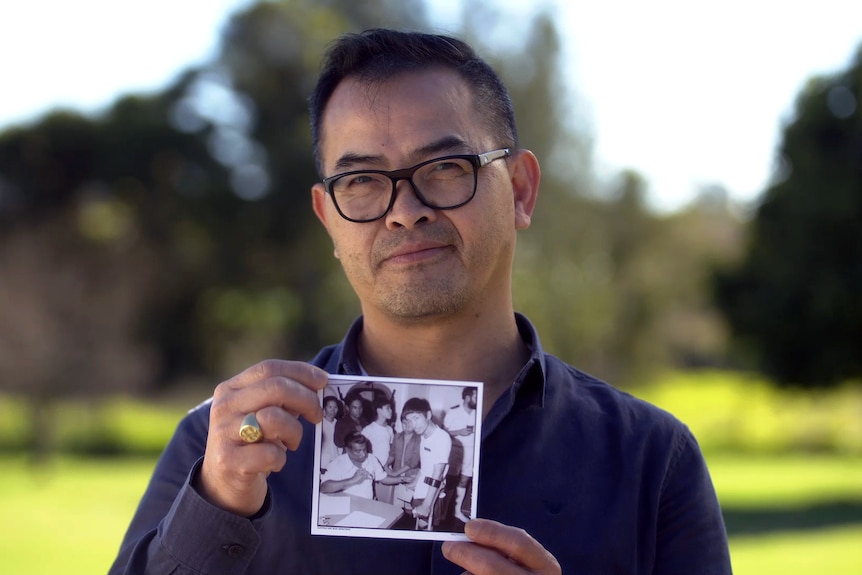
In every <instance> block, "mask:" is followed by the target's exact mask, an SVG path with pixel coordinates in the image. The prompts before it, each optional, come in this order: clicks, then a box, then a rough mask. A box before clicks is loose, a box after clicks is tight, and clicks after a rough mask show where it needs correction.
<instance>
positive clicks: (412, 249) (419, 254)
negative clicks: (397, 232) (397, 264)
mask: <svg viewBox="0 0 862 575" xmlns="http://www.w3.org/2000/svg"><path fill="white" fill-rule="evenodd" d="M447 247H448V244H444V243H440V242H429V241H424V242H418V243H409V244H402V245H399V246H398V247H397V248H395V249H393V250H392V251H390V252H389V253H387V254H386V256H385V257H384V258H383V261H411V260H418V259H423V258H425V257H428V256H430V255H432V252H433V251H435V250H440V249H445V248H447Z"/></svg>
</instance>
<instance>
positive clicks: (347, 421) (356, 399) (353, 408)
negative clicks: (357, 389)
mask: <svg viewBox="0 0 862 575" xmlns="http://www.w3.org/2000/svg"><path fill="white" fill-rule="evenodd" d="M364 412H365V405H364V404H363V401H362V397H360V396H359V395H358V394H357V395H354V396H353V398H352V399H350V401H348V402H347V414H346V416H345V417H342V418H341V419H339V420H338V421H337V422H336V423H335V436H334V438H333V440H334V441H335V446H336V447H338V448H341V449H342V450H343V449H344V448H345V446H346V444H345V440H346V438H347V436H348V435H350V434H351V433H354V432H359V433H361V432H362V428H363V427H364V425H363V423H362V416H363V413H364Z"/></svg>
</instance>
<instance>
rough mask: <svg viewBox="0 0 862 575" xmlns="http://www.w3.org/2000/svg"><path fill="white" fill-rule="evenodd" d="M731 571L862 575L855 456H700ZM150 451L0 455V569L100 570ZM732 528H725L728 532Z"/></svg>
mask: <svg viewBox="0 0 862 575" xmlns="http://www.w3.org/2000/svg"><path fill="white" fill-rule="evenodd" d="M709 463H710V467H711V469H712V473H713V477H714V479H715V482H716V486H717V489H718V491H719V496H720V498H721V500H722V504H723V505H724V507H725V509H726V512H727V514H728V519H729V522H728V525H729V527H731V531H732V533H731V534H732V538H731V553H732V557H733V562H734V568H735V573H737V574H738V575H770V574H773V573H774V574H780V575H797V574H798V575H802V574H806V575H807V574H810V573H829V574H830V575H851V574H852V575H858V574H859V573H862V553H860V552H859V543H860V542H862V460H860V459H859V458H850V457H827V456H822V457H803V456H792V457H772V458H767V459H764V458H760V457H755V456H745V457H742V456H731V455H718V456H712V457H710V458H709ZM153 464H154V461H153V460H152V459H140V460H130V459H116V460H112V459H104V460H93V459H88V460H82V459H69V458H61V459H59V460H57V461H55V462H54V463H53V464H50V465H49V466H48V467H46V468H43V469H41V470H37V471H35V472H32V471H30V470H28V468H27V466H26V465H25V460H24V459H23V458H10V457H6V458H0V469H2V473H0V510H2V515H3V521H2V522H0V573H2V574H3V575H41V574H45V575H48V574H51V575H56V574H58V573H62V574H64V575H77V574H88V575H89V574H94V573H105V572H106V571H107V570H108V567H109V566H110V563H111V561H112V559H113V557H114V555H115V553H116V551H117V547H118V545H119V543H120V540H121V538H122V535H123V532H124V530H125V528H126V525H127V524H128V521H129V519H130V517H131V515H132V513H133V512H134V509H135V506H136V505H137V501H138V498H139V497H140V494H141V493H142V491H143V489H144V487H145V485H146V482H147V479H148V476H149V474H150V472H151V470H152V467H153ZM734 530H735V531H736V533H733V531H734Z"/></svg>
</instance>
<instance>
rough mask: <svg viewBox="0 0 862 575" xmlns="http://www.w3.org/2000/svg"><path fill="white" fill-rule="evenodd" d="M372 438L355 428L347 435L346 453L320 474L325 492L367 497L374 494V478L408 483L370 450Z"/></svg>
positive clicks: (322, 490)
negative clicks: (384, 464) (387, 468)
mask: <svg viewBox="0 0 862 575" xmlns="http://www.w3.org/2000/svg"><path fill="white" fill-rule="evenodd" d="M368 447H369V441H368V438H367V437H365V436H364V435H362V434H361V433H357V432H353V433H351V434H350V435H348V436H347V437H346V438H345V444H344V453H342V454H341V455H339V456H338V457H336V458H335V459H333V460H332V461H331V462H330V464H329V467H327V469H326V473H324V474H323V475H321V476H320V492H321V493H339V492H344V493H347V494H348V495H356V496H358V497H364V498H365V499H373V498H374V482H375V481H379V482H380V483H383V484H384V485H397V484H399V483H404V481H405V480H404V479H403V478H401V477H393V476H391V475H389V474H388V473H386V472H385V471H384V470H383V465H381V464H380V460H378V459H377V458H376V457H375V456H374V455H372V454H370V453H369V449H368Z"/></svg>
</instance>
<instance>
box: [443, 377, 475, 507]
mask: <svg viewBox="0 0 862 575" xmlns="http://www.w3.org/2000/svg"><path fill="white" fill-rule="evenodd" d="M476 393H477V392H476V388H475V387H465V388H464V389H463V390H462V391H461V404H460V405H456V406H455V407H453V408H452V409H450V410H449V411H448V412H446V417H444V418H443V427H445V428H446V431H448V432H449V435H451V436H452V437H454V438H455V439H457V440H458V442H459V443H460V444H461V446H462V447H463V449H464V456H463V458H462V459H461V470H460V477H459V479H458V486H457V487H456V488H455V517H456V518H458V520H459V521H462V522H464V523H466V522H467V521H469V520H470V518H469V517H468V514H467V513H466V512H465V511H464V507H465V506H464V499H465V496H466V495H467V487H468V486H469V485H470V482H471V481H472V479H473V451H474V450H473V445H474V443H475V441H476V434H475V433H474V432H473V430H474V429H475V427H476ZM451 472H452V470H450V473H451ZM467 509H468V510H469V507H467Z"/></svg>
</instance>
